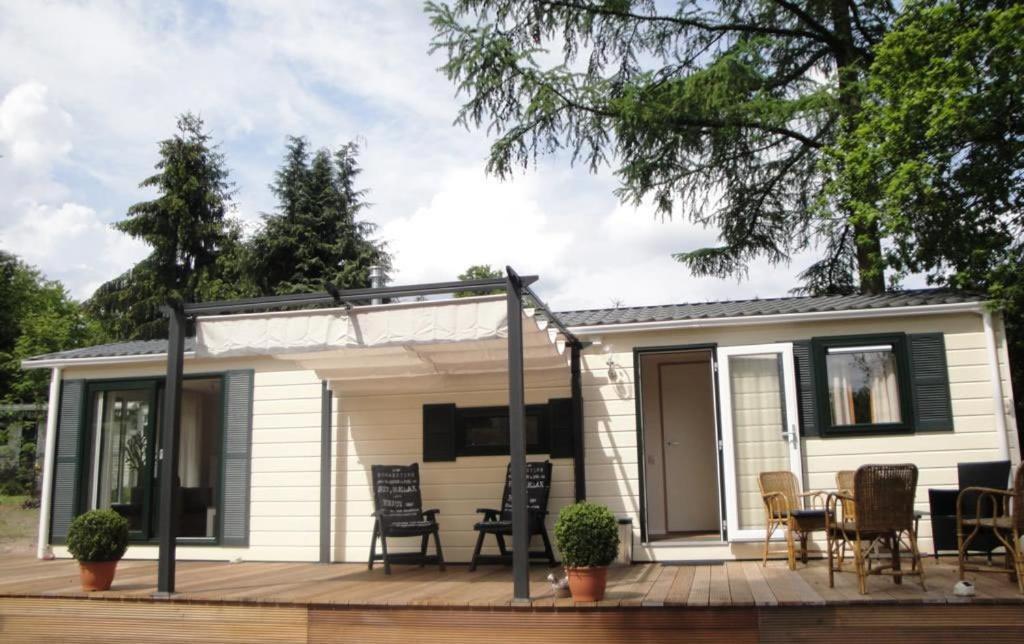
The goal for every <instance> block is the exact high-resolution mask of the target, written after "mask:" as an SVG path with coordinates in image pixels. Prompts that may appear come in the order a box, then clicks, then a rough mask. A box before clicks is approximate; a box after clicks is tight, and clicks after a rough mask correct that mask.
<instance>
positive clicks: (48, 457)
mask: <svg viewBox="0 0 1024 644" xmlns="http://www.w3.org/2000/svg"><path fill="white" fill-rule="evenodd" d="M60 378H61V368H60V367H54V368H53V371H52V372H51V374H50V398H49V400H48V402H47V410H46V451H45V455H44V456H43V485H42V489H41V490H39V537H38V538H37V539H36V557H38V558H39V559H46V558H47V557H48V555H49V554H50V506H51V505H52V503H51V501H52V498H53V468H54V463H53V461H54V459H55V458H56V457H57V414H58V413H59V408H60Z"/></svg>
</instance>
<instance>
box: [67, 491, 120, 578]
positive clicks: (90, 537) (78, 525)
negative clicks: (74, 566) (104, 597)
mask: <svg viewBox="0 0 1024 644" xmlns="http://www.w3.org/2000/svg"><path fill="white" fill-rule="evenodd" d="M67 547H68V552H70V553H71V556H72V557H74V558H75V559H77V560H78V565H79V571H80V573H81V578H82V589H83V590H107V589H109V588H110V584H111V583H112V582H113V580H114V573H115V571H116V570H117V562H118V561H120V559H121V557H123V556H124V553H125V551H126V550H128V520H127V519H125V518H124V517H123V516H121V515H120V514H118V513H117V512H114V511H113V510H90V511H89V512H86V513H85V514H82V515H79V516H77V517H75V519H74V520H73V521H72V522H71V525H70V526H69V527H68V537H67Z"/></svg>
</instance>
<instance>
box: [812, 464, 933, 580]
mask: <svg viewBox="0 0 1024 644" xmlns="http://www.w3.org/2000/svg"><path fill="white" fill-rule="evenodd" d="M916 491H917V467H916V466H915V465H909V464H907V465H864V466H862V467H860V468H859V469H858V470H857V472H856V474H854V480H853V495H852V496H851V495H850V494H848V493H844V492H842V491H840V492H838V493H835V494H830V495H829V496H828V502H827V506H826V507H827V522H828V529H827V530H826V538H827V540H828V545H827V548H828V585H829V587H833V586H834V585H835V573H837V572H842V571H843V570H842V557H843V555H844V554H845V551H846V548H847V547H849V549H850V550H852V551H853V558H854V563H855V566H856V572H857V582H858V586H859V589H860V592H861V594H867V578H868V576H869V575H890V576H892V577H893V581H894V582H895V583H897V584H898V583H901V582H902V579H903V577H907V576H916V577H918V578H919V580H920V582H921V587H922V588H924V587H925V585H924V584H925V574H924V567H923V566H922V565H921V553H920V551H919V550H918V547H917V521H916V518H915V513H914V494H915V492H916ZM847 508H849V510H847ZM901 546H905V547H906V548H907V549H908V550H910V555H911V566H910V570H905V569H904V568H903V566H902V561H901V554H900V550H901ZM883 549H884V550H887V551H888V552H887V553H885V555H884V556H885V557H886V558H887V559H888V563H885V562H884V561H883V559H882V557H883ZM876 562H877V563H876Z"/></svg>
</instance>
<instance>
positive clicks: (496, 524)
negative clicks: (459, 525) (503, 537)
mask: <svg viewBox="0 0 1024 644" xmlns="http://www.w3.org/2000/svg"><path fill="white" fill-rule="evenodd" d="M473 529H474V530H479V531H480V532H495V533H499V532H500V533H503V534H512V522H511V521H480V522H478V523H476V524H475V525H474V526H473Z"/></svg>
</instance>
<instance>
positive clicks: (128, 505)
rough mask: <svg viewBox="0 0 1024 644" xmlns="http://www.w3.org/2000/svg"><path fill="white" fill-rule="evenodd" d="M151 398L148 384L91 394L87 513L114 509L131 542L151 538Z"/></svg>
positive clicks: (97, 390)
mask: <svg viewBox="0 0 1024 644" xmlns="http://www.w3.org/2000/svg"><path fill="white" fill-rule="evenodd" d="M154 396H155V387H154V385H153V384H152V383H139V384H131V383H117V384H113V383H111V384H109V385H106V384H105V385H96V386H93V387H92V388H91V390H90V405H91V410H90V412H91V427H92V443H91V445H90V454H91V457H92V458H91V463H92V468H91V470H92V476H91V477H90V479H91V481H90V482H91V485H90V486H89V488H88V490H87V493H88V494H89V498H88V507H90V508H107V509H112V510H114V511H115V512H117V513H119V514H121V515H122V516H124V517H125V518H126V519H128V529H129V531H130V534H131V536H132V538H135V539H144V538H147V537H148V536H149V535H148V528H149V512H150V482H151V480H152V475H151V473H152V466H153V432H154V428H155V416H156V414H155V412H156V408H155V405H154Z"/></svg>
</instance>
